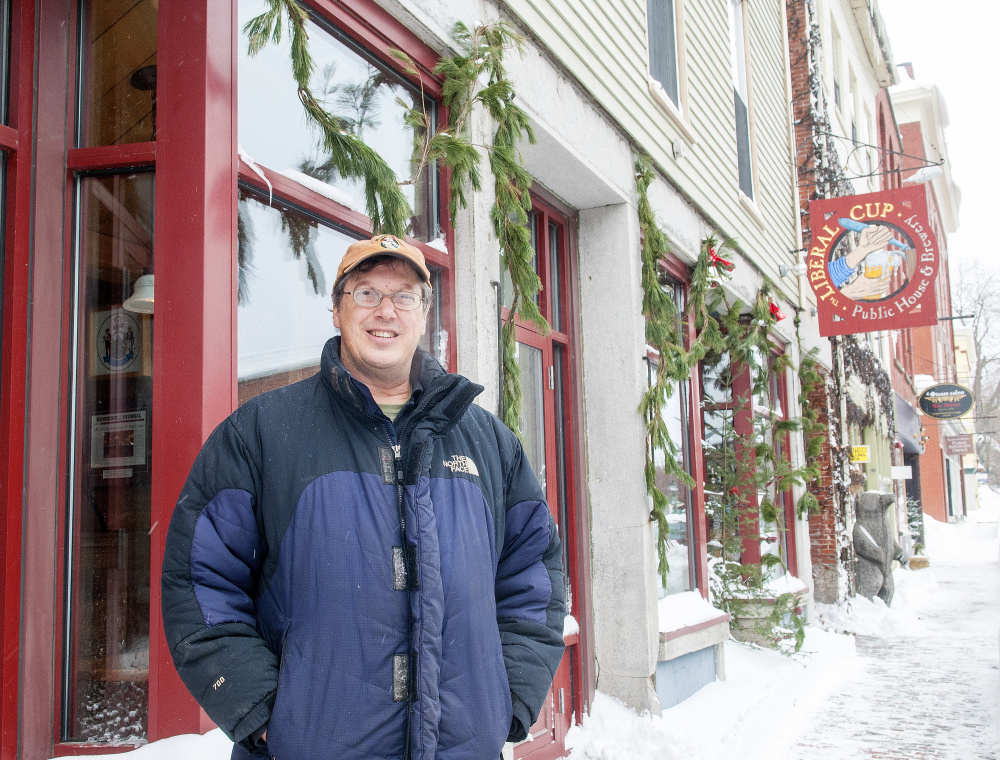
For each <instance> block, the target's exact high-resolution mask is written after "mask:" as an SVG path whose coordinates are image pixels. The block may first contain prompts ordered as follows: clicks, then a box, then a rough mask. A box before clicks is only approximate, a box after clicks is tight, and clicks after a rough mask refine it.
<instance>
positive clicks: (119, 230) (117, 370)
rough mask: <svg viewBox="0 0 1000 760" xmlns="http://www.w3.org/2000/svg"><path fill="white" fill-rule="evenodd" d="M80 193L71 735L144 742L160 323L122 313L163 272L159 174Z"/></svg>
mask: <svg viewBox="0 0 1000 760" xmlns="http://www.w3.org/2000/svg"><path fill="white" fill-rule="evenodd" d="M78 193H79V214H78V219H79V225H80V227H79V250H78V253H77V255H78V279H77V287H78V294H79V295H78V298H77V304H76V310H77V312H76V313H77V331H78V332H77V340H76V344H75V347H74V372H75V383H74V388H73V394H72V397H71V400H72V405H73V412H74V414H73V420H74V427H73V433H72V457H71V484H72V492H71V501H70V506H69V509H68V525H69V529H70V541H69V542H68V546H67V567H68V568H69V572H68V573H67V616H68V620H67V622H68V630H69V632H70V635H69V636H67V641H66V650H65V652H64V689H65V691H64V704H63V732H62V733H63V739H64V740H74V741H90V742H122V743H130V742H131V743H134V742H141V741H144V740H145V738H146V716H147V693H148V683H149V566H150V541H149V531H150V482H151V480H150V478H151V456H150V454H151V450H150V423H151V417H152V390H153V380H152V360H153V317H152V314H140V313H136V312H133V311H128V310H126V309H125V308H123V306H124V305H125V302H126V300H127V299H128V298H129V297H130V296H132V294H133V292H134V289H135V283H136V281H137V280H138V279H139V277H141V276H142V275H144V274H152V271H153V176H152V175H151V174H133V175H129V176H124V175H118V176H111V177H90V178H85V179H82V180H81V181H80V183H79V186H78ZM130 305H131V304H130Z"/></svg>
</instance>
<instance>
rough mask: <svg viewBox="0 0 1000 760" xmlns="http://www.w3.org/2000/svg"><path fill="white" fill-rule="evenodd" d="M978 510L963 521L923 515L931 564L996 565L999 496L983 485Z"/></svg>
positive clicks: (998, 551) (999, 548)
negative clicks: (945, 521)
mask: <svg viewBox="0 0 1000 760" xmlns="http://www.w3.org/2000/svg"><path fill="white" fill-rule="evenodd" d="M979 504H980V509H979V510H978V511H976V512H972V513H970V514H969V518H968V520H967V521H966V522H962V523H942V522H938V521H937V520H935V519H934V518H932V517H929V516H928V515H926V514H925V515H924V536H925V538H926V539H927V549H926V552H927V556H928V557H930V560H931V565H932V566H933V565H934V564H935V563H937V564H942V565H980V564H992V563H996V562H997V560H998V556H1000V546H998V544H997V530H996V526H997V521H998V515H1000V494H997V493H996V492H995V491H993V490H992V489H990V488H988V487H986V486H982V487H981V488H980V490H979Z"/></svg>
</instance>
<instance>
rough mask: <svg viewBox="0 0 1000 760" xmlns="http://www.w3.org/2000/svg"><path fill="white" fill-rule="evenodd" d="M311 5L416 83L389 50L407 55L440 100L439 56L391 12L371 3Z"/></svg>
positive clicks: (318, 0) (334, 0)
mask: <svg viewBox="0 0 1000 760" xmlns="http://www.w3.org/2000/svg"><path fill="white" fill-rule="evenodd" d="M308 4H309V5H310V6H311V7H312V8H313V9H315V11H316V12H317V13H318V14H319V15H321V16H322V17H323V18H325V19H326V20H328V21H329V22H331V23H332V24H333V25H334V26H336V27H337V28H338V29H340V30H341V31H343V32H345V33H346V34H347V35H348V36H349V37H351V38H352V39H354V40H355V41H356V42H358V43H359V44H360V45H361V46H362V47H364V48H365V49H366V50H367V51H368V52H369V53H370V54H372V55H374V56H376V57H378V58H379V59H380V60H381V61H382V62H384V63H386V64H388V65H389V66H391V67H392V68H393V69H395V70H396V71H397V72H399V74H400V75H401V76H403V77H404V78H405V79H408V80H410V81H413V80H412V75H410V74H409V73H408V72H407V71H406V70H405V68H404V66H403V64H402V62H400V61H399V60H398V59H396V58H395V57H394V56H392V55H391V54H390V53H389V49H390V48H395V49H397V50H401V51H403V52H404V53H406V54H407V55H408V56H410V59H411V60H412V61H413V62H414V64H415V65H416V67H417V70H418V71H419V72H420V75H421V79H422V82H423V89H424V92H425V93H426V94H427V95H429V96H430V97H431V98H433V99H434V100H440V98H441V83H440V82H439V81H438V79H437V76H436V75H435V74H434V67H435V66H437V64H438V60H439V57H438V54H437V53H436V52H435V51H434V50H433V49H432V48H431V47H430V46H429V45H428V44H427V43H426V42H424V41H423V40H421V39H420V38H419V37H418V36H417V35H416V34H414V33H413V32H411V31H410V30H409V29H408V28H407V27H406V26H404V25H403V24H402V23H401V22H400V21H398V20H397V19H396V18H395V17H394V16H392V15H391V14H390V13H389V12H388V11H385V10H383V9H382V8H380V7H379V6H377V5H375V3H374V2H371V0H309V2H308ZM414 84H420V83H417V82H415V83H414Z"/></svg>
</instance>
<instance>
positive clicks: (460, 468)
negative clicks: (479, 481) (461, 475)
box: [444, 454, 479, 476]
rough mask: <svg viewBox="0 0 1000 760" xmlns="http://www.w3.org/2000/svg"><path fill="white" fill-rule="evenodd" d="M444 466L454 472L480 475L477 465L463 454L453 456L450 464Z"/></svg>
mask: <svg viewBox="0 0 1000 760" xmlns="http://www.w3.org/2000/svg"><path fill="white" fill-rule="evenodd" d="M444 466H445V467H447V468H448V469H449V470H451V471H452V472H467V473H469V474H470V475H476V476H478V475H479V468H478V467H476V463H475V462H473V461H472V460H471V459H469V458H468V457H466V456H462V455H461V454H453V455H452V457H451V461H450V462H445V463H444Z"/></svg>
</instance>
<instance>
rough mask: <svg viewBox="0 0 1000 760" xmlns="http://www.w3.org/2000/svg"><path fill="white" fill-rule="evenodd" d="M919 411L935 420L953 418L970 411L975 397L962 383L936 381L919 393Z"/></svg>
mask: <svg viewBox="0 0 1000 760" xmlns="http://www.w3.org/2000/svg"><path fill="white" fill-rule="evenodd" d="M917 403H918V404H919V405H920V411H922V412H923V413H924V414H926V415H927V416H928V417H933V418H934V419H936V420H953V419H955V418H956V417H961V416H962V415H963V414H968V413H969V412H970V411H972V407H973V406H974V404H975V399H974V398H973V396H972V391H970V390H969V389H968V388H966V387H965V386H964V385H955V384H954V383H938V384H937V385H932V386H931V387H930V388H928V389H927V390H925V391H924V392H923V393H921V394H920V398H919V399H917Z"/></svg>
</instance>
